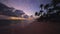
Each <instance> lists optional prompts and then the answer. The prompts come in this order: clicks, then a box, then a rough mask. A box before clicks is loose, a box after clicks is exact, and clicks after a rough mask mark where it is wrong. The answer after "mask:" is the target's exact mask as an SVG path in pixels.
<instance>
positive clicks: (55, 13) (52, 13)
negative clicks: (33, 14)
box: [37, 0, 60, 22]
mask: <svg viewBox="0 0 60 34" xmlns="http://www.w3.org/2000/svg"><path fill="white" fill-rule="evenodd" d="M58 4H60V0H52V2H51V3H50V4H46V5H45V6H44V9H46V10H47V11H46V12H47V14H45V13H44V14H43V15H41V14H42V13H43V12H44V11H43V12H42V11H41V12H39V13H40V14H39V15H41V16H40V17H39V18H38V19H37V21H45V22H47V21H50V22H60V6H58ZM42 6H43V5H41V7H42ZM52 6H53V7H52ZM50 7H52V8H50Z"/></svg>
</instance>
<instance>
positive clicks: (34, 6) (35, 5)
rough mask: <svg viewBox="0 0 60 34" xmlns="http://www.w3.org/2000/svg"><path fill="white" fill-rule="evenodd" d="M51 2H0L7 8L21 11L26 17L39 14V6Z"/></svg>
mask: <svg viewBox="0 0 60 34" xmlns="http://www.w3.org/2000/svg"><path fill="white" fill-rule="evenodd" d="M50 1H51V0H0V2H2V3H4V4H5V5H7V6H9V7H14V8H15V9H18V10H23V11H24V12H25V13H26V14H27V15H29V16H30V15H34V14H35V12H39V11H40V8H39V5H40V4H47V3H50Z"/></svg>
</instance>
